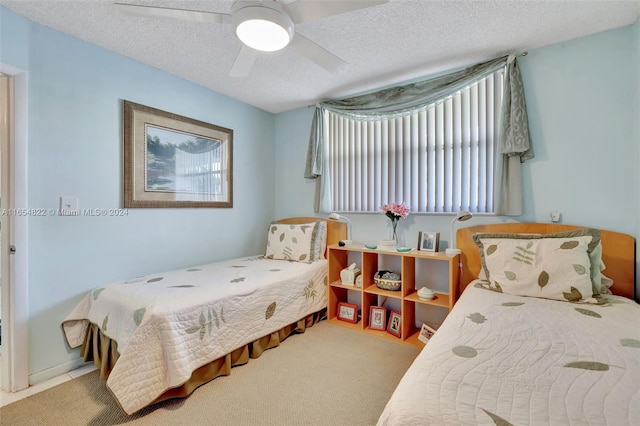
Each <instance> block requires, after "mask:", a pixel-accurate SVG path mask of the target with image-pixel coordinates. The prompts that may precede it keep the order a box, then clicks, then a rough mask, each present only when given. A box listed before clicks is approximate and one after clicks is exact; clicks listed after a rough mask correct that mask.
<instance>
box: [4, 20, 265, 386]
mask: <svg viewBox="0 0 640 426" xmlns="http://www.w3.org/2000/svg"><path fill="white" fill-rule="evenodd" d="M0 9H1V10H0V11H1V14H0V20H1V21H0V24H1V25H0V31H1V32H0V40H1V41H0V43H1V45H0V62H2V63H7V64H10V65H14V66H16V67H20V68H22V69H26V70H27V71H28V89H29V128H28V132H29V140H28V180H29V187H28V207H29V208H31V209H39V208H44V209H49V208H54V209H55V208H58V206H59V197H60V196H63V195H64V196H77V197H78V198H79V207H80V208H81V209H83V208H93V209H95V208H120V207H122V193H123V190H122V187H123V184H122V173H123V171H122V100H124V99H126V100H130V101H133V102H137V103H141V104H144V105H148V106H152V107H154V108H158V109H161V110H165V111H170V112H173V113H176V114H179V115H183V116H187V117H191V118H194V119H198V120H202V121H205V122H209V123H213V124H217V125H220V126H223V127H228V128H231V129H233V130H234V144H233V160H234V161H233V166H234V175H233V186H234V187H233V190H234V191H233V203H234V206H233V208H231V209H130V210H129V212H128V215H127V216H125V217H56V216H45V217H30V218H29V262H30V263H29V265H30V268H29V275H30V280H29V282H28V283H18V285H27V286H28V291H29V301H28V302H29V345H30V353H29V365H30V367H29V370H30V375H31V381H32V382H39V381H41V380H44V379H47V378H49V377H51V376H54V375H56V374H59V373H60V372H63V371H66V370H68V369H69V368H70V367H72V366H73V365H75V364H77V363H78V362H79V353H78V350H73V351H72V350H69V348H67V346H66V344H65V342H64V338H63V335H62V331H61V326H60V324H61V322H62V320H63V319H64V318H65V316H66V315H67V314H69V312H70V311H71V310H72V308H73V307H74V306H75V304H76V303H77V302H78V301H79V300H80V298H81V297H83V296H84V294H86V292H87V291H89V290H90V289H92V288H95V287H98V286H102V285H105V284H108V283H110V282H112V281H115V280H120V279H126V278H130V277H132V276H139V275H143V274H147V273H155V272H158V271H162V270H168V269H173V268H178V267H186V266H191V265H196V264H201V263H205V262H210V261H214V260H219V259H225V258H229V257H234V256H240V255H251V254H256V253H260V252H263V251H264V246H265V244H266V232H264V231H265V230H266V229H267V226H268V223H269V222H270V221H271V220H273V218H274V216H273V215H274V200H275V191H274V180H273V177H274V167H273V161H272V159H273V158H274V134H275V131H274V123H275V117H274V115H273V114H270V113H267V112H265V111H262V110H259V109H257V108H253V107H250V106H248V105H246V104H243V103H241V102H238V101H235V100H233V99H230V98H228V97H225V96H222V95H220V94H217V93H215V92H212V91H209V90H206V89H204V88H203V87H200V86H197V85H195V84H192V83H189V82H186V81H184V80H181V79H178V78H176V77H173V76H171V75H168V74H166V73H164V72H160V71H158V70H156V69H153V68H150V67H148V66H145V65H142V64H140V63H138V62H135V61H132V60H129V59H127V58H124V57H122V56H119V55H116V54H114V53H111V52H108V51H106V50H104V49H101V48H98V47H96V46H94V45H91V44H88V43H85V42H82V41H79V40H77V39H75V38H72V37H69V36H66V35H64V34H62V33H59V32H57V31H53V30H51V29H49V28H46V27H44V26H41V25H38V24H35V23H33V22H30V21H28V20H26V19H24V18H22V17H19V16H18V15H16V14H14V13H13V12H10V11H8V10H6V9H2V8H0Z"/></svg>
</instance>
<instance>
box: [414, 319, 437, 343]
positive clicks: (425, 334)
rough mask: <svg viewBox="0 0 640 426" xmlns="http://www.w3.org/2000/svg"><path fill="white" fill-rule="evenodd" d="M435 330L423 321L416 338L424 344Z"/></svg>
mask: <svg viewBox="0 0 640 426" xmlns="http://www.w3.org/2000/svg"><path fill="white" fill-rule="evenodd" d="M435 332H436V331H435V330H434V329H433V328H431V327H429V326H428V325H427V324H424V323H423V324H422V328H421V329H420V334H419V335H418V340H420V341H421V342H422V343H424V344H427V343H429V340H430V339H431V338H432V337H433V335H434V334H435Z"/></svg>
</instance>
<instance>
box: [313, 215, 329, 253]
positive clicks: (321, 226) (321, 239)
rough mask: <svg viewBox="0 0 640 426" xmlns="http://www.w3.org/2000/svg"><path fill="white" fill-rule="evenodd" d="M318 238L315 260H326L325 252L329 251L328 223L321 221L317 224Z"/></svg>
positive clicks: (315, 245) (314, 248) (314, 249)
mask: <svg viewBox="0 0 640 426" xmlns="http://www.w3.org/2000/svg"><path fill="white" fill-rule="evenodd" d="M316 223H317V224H318V226H316V237H315V239H314V244H313V260H318V259H324V252H325V250H326V249H327V222H325V221H324V220H319V221H317V222H316Z"/></svg>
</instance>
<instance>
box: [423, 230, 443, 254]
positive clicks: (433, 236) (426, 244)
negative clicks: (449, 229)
mask: <svg viewBox="0 0 640 426" xmlns="http://www.w3.org/2000/svg"><path fill="white" fill-rule="evenodd" d="M439 243H440V233H439V232H422V231H420V233H418V250H422V251H438V244H439Z"/></svg>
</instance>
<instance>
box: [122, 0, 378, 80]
mask: <svg viewBox="0 0 640 426" xmlns="http://www.w3.org/2000/svg"><path fill="white" fill-rule="evenodd" d="M388 1H389V0H347V1H326V0H325V1H322V0H296V1H294V2H292V3H288V4H280V3H278V2H277V1H275V0H236V1H235V2H234V3H233V5H232V7H231V14H226V13H215V12H205V11H198V10H187V9H172V8H165V7H154V6H142V5H134V4H126V3H115V6H116V7H117V8H118V9H119V10H121V11H122V12H124V13H127V14H131V15H139V16H151V17H165V18H175V19H181V20H185V21H193V22H210V23H214V24H231V25H232V26H233V28H234V30H235V33H236V36H237V37H238V38H239V39H240V41H242V43H243V44H242V48H241V49H240V51H239V52H238V55H237V56H236V59H235V61H234V63H233V65H232V66H231V69H230V71H229V75H230V76H232V77H244V76H246V75H248V74H249V72H250V71H251V67H252V66H253V63H254V62H255V60H256V58H257V57H258V55H259V54H260V52H261V51H262V52H275V51H277V50H280V49H283V48H285V47H287V46H289V47H290V48H291V49H293V50H295V51H296V52H298V53H299V54H301V55H303V56H304V57H306V58H307V59H309V60H311V61H313V62H315V63H316V64H318V65H320V66H321V67H322V68H324V69H326V70H328V71H330V72H334V71H337V70H339V69H340V68H342V67H343V66H344V65H345V62H344V61H343V60H342V59H340V58H339V57H337V56H336V55H334V54H333V53H331V52H329V51H328V50H326V49H324V48H322V47H320V46H319V45H317V44H316V43H314V42H313V41H311V40H309V39H308V38H306V37H304V36H302V35H301V34H300V33H298V32H296V31H295V24H301V23H303V22H309V21H315V20H318V19H321V18H325V17H328V16H333V15H339V14H342V13H346V12H351V11H354V10H358V9H364V8H368V7H372V6H376V5H379V4H384V3H387V2H388Z"/></svg>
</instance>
